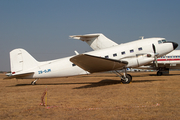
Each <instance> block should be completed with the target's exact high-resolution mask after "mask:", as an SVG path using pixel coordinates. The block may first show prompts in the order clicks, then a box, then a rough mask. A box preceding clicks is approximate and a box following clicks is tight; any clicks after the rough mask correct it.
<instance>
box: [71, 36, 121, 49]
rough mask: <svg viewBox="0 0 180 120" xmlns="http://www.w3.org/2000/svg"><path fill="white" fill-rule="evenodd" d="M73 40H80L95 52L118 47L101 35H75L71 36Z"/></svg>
mask: <svg viewBox="0 0 180 120" xmlns="http://www.w3.org/2000/svg"><path fill="white" fill-rule="evenodd" d="M70 37H71V38H73V39H79V40H82V41H85V42H86V43H87V44H88V45H89V46H90V47H91V48H92V49H93V50H100V49H104V48H109V47H113V46H116V45H118V44H117V43H115V42H113V41H112V40H110V39H108V38H107V37H106V36H104V35H103V34H101V33H97V34H86V35H73V36H70Z"/></svg>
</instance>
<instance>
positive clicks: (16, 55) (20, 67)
mask: <svg viewBox="0 0 180 120" xmlns="http://www.w3.org/2000/svg"><path fill="white" fill-rule="evenodd" d="M10 63H11V72H12V74H15V73H21V72H24V71H28V70H29V69H32V68H34V67H36V66H38V61H37V60H36V59H34V58H33V57H32V56H31V55H30V54H29V53H28V52H27V51H26V50H24V49H21V48H18V49H14V50H12V51H11V52H10Z"/></svg>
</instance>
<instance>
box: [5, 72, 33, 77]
mask: <svg viewBox="0 0 180 120" xmlns="http://www.w3.org/2000/svg"><path fill="white" fill-rule="evenodd" d="M32 74H34V72H29V73H23V74H16V75H12V76H8V77H6V78H4V79H12V78H16V79H21V78H26V77H28V76H30V75H32Z"/></svg>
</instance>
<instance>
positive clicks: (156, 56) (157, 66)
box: [155, 56, 158, 68]
mask: <svg viewBox="0 0 180 120" xmlns="http://www.w3.org/2000/svg"><path fill="white" fill-rule="evenodd" d="M155 65H156V67H157V68H158V63H157V56H155Z"/></svg>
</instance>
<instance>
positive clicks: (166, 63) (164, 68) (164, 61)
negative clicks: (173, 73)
mask: <svg viewBox="0 0 180 120" xmlns="http://www.w3.org/2000/svg"><path fill="white" fill-rule="evenodd" d="M157 64H158V67H156V66H155V64H154V62H151V63H149V64H147V65H144V66H141V67H139V68H140V69H151V70H158V71H157V76H161V75H163V74H169V69H180V50H174V51H172V52H170V53H169V54H167V55H164V56H162V57H160V58H158V59H157Z"/></svg>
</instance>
